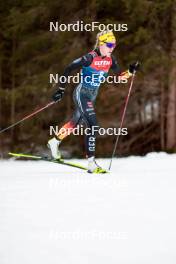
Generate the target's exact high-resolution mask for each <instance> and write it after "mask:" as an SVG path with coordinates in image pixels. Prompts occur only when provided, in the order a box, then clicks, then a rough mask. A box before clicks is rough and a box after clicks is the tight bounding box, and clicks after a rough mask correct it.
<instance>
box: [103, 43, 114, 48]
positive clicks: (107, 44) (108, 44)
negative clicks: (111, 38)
mask: <svg viewBox="0 0 176 264" xmlns="http://www.w3.org/2000/svg"><path fill="white" fill-rule="evenodd" d="M105 44H106V47H108V48H110V49H111V48H115V47H116V43H111V42H105Z"/></svg>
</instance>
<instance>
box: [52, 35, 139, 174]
mask: <svg viewBox="0 0 176 264" xmlns="http://www.w3.org/2000/svg"><path fill="white" fill-rule="evenodd" d="M115 47H116V38H115V36H114V34H113V32H112V31H103V32H100V33H98V34H97V39H96V45H95V48H94V50H93V51H91V52H89V53H87V54H86V55H84V56H82V57H80V58H78V59H76V60H74V61H73V62H72V63H71V64H70V65H68V67H66V69H65V71H64V74H63V76H65V77H66V78H67V77H68V76H69V75H70V73H71V72H72V71H73V70H75V69H81V74H82V81H81V83H80V84H79V85H78V86H77V87H76V88H75V90H74V92H73V100H74V104H75V111H74V113H73V116H72V118H71V119H70V121H69V122H67V123H66V124H65V125H64V126H63V127H62V128H61V129H60V130H59V133H58V134H57V135H56V136H55V137H54V138H52V139H50V140H49V141H48V146H49V148H50V150H51V154H52V156H53V158H54V159H59V158H61V155H60V151H59V146H60V143H61V142H62V140H63V139H64V138H65V137H66V136H68V135H69V134H70V131H71V130H72V129H74V128H75V127H76V126H77V125H78V124H80V123H84V124H85V125H86V127H87V128H90V129H91V128H92V127H93V126H97V120H96V114H95V110H94V103H95V99H96V97H97V94H98V90H99V87H100V84H101V76H102V74H103V76H105V77H107V75H108V72H109V70H110V69H111V70H112V71H113V73H115V74H117V75H118V76H122V77H123V79H124V78H126V79H128V78H129V77H130V76H131V75H132V74H133V72H134V71H136V70H138V66H139V65H138V63H133V64H131V65H130V66H129V69H128V70H127V71H124V72H121V71H120V68H119V65H118V63H117V61H116V60H115V58H114V57H113V56H112V52H113V50H114V48H115ZM93 75H94V77H95V76H96V78H93ZM99 77H100V78H99ZM88 80H89V81H88ZM90 80H91V81H90ZM64 91H65V85H64V84H62V85H61V84H60V87H59V88H58V89H57V90H56V92H55V93H54V95H53V100H54V101H55V102H57V101H60V100H61V99H62V97H63V95H64ZM63 128H64V129H65V130H66V129H69V130H68V131H69V132H68V133H67V132H64V133H63V132H62V131H63ZM65 130H64V131H65ZM60 131H61V132H60ZM90 131H92V130H90ZM89 134H90V135H85V141H86V156H87V158H88V172H89V173H103V172H105V170H103V169H102V168H101V167H100V166H99V165H98V164H97V163H96V161H95V145H96V134H95V133H93V132H92V133H89Z"/></svg>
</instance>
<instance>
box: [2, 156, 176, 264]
mask: <svg viewBox="0 0 176 264" xmlns="http://www.w3.org/2000/svg"><path fill="white" fill-rule="evenodd" d="M72 161H73V160H72ZM74 161H75V162H77V163H81V164H84V165H85V164H86V161H85V160H74ZM98 162H99V163H100V165H102V166H103V167H104V168H107V167H108V165H109V160H108V159H100V160H98ZM175 208H176V155H169V154H165V153H150V154H148V155H147V156H145V157H128V158H119V159H116V158H115V159H114V160H113V164H112V171H111V172H110V173H108V174H102V175H100V174H95V175H94V174H88V173H87V172H85V171H82V170H79V169H76V168H71V167H67V166H63V165H60V164H55V163H49V162H45V161H15V160H13V159H10V160H4V161H3V160H2V161H0V264H56V263H57V264H118V263H119V264H133V263H135V264H163V263H167V264H175V263H176V210H175Z"/></svg>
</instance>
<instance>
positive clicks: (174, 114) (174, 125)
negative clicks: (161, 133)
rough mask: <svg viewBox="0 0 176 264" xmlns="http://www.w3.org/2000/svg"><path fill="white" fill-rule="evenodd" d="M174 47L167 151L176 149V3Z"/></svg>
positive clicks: (169, 96)
mask: <svg viewBox="0 0 176 264" xmlns="http://www.w3.org/2000/svg"><path fill="white" fill-rule="evenodd" d="M172 12H173V13H172V28H171V34H172V45H171V51H170V62H171V69H170V73H169V90H168V108H167V149H168V150H174V149H176V1H174V4H173V9H172Z"/></svg>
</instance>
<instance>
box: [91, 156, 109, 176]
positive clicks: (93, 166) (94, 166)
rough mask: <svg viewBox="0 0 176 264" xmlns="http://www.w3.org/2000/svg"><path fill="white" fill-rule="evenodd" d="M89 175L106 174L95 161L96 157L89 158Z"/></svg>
mask: <svg viewBox="0 0 176 264" xmlns="http://www.w3.org/2000/svg"><path fill="white" fill-rule="evenodd" d="M87 172H88V173H106V172H107V171H106V170H104V169H102V168H101V167H100V166H99V165H98V164H97V163H96V161H95V158H94V157H90V158H88V171H87Z"/></svg>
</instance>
